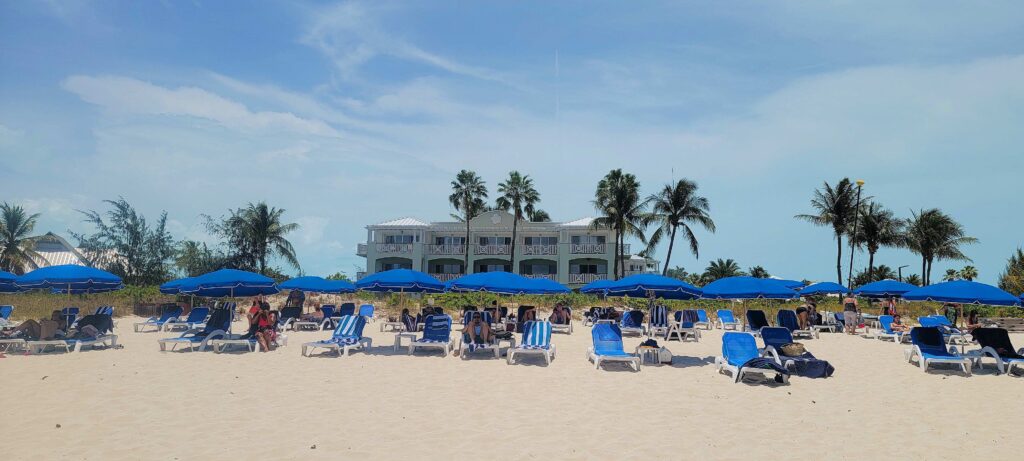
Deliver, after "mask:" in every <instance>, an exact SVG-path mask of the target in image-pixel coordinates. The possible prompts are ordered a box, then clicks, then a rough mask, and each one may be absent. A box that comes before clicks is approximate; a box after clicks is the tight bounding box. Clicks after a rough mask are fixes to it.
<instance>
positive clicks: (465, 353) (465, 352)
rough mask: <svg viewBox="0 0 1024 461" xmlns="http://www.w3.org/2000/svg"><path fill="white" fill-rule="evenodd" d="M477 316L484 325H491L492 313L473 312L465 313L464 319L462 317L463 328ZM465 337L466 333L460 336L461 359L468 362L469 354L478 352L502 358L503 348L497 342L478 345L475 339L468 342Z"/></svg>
mask: <svg viewBox="0 0 1024 461" xmlns="http://www.w3.org/2000/svg"><path fill="white" fill-rule="evenodd" d="M475 315H480V316H481V319H482V320H483V321H484V323H486V324H488V325H490V324H491V313H490V312H487V311H483V312H479V311H472V312H463V317H462V324H463V326H465V325H469V322H470V321H471V320H472V319H473V316H475ZM474 333H475V332H474ZM465 336H466V335H465V333H462V334H460V335H459V357H461V358H462V359H463V360H466V359H468V358H469V353H470V352H478V351H491V352H493V353H494V358H500V357H501V348H500V347H499V346H498V343H497V341H492V342H490V343H486V344H481V343H478V342H476V341H474V340H473V338H470V341H466V338H465Z"/></svg>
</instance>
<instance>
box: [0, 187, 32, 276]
mask: <svg viewBox="0 0 1024 461" xmlns="http://www.w3.org/2000/svg"><path fill="white" fill-rule="evenodd" d="M38 220H39V213H34V214H27V213H25V209H24V208H22V207H21V206H18V205H11V204H8V203H7V202H4V203H3V204H2V205H0V269H2V270H5V271H8V272H13V273H15V274H18V275H21V274H23V273H25V267H26V266H29V265H31V264H32V258H38V257H39V253H36V251H35V249H34V248H35V239H34V238H33V237H31V235H32V231H33V230H35V227H36V221H38Z"/></svg>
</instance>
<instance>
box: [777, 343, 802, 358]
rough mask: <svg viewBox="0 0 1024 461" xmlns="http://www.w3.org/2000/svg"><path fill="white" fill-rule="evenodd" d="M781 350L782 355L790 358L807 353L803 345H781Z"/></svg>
mask: <svg viewBox="0 0 1024 461" xmlns="http://www.w3.org/2000/svg"><path fill="white" fill-rule="evenodd" d="M781 349H782V355H786V356H790V357H799V356H801V355H804V352H807V349H805V348H804V345H803V344H801V343H788V344H783V345H782V348H781Z"/></svg>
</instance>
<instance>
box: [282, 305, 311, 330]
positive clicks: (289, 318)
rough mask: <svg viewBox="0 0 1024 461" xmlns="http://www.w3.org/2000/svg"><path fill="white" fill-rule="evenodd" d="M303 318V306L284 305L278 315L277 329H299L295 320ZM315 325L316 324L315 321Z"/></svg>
mask: <svg viewBox="0 0 1024 461" xmlns="http://www.w3.org/2000/svg"><path fill="white" fill-rule="evenodd" d="M300 318H302V308H301V307H297V306H290V307H283V308H281V312H280V313H279V314H278V316H277V331H285V330H288V329H289V328H291V329H292V331H297V329H296V328H295V322H298V321H299V319H300ZM313 326H314V327H315V326H316V324H315V323H314V324H313Z"/></svg>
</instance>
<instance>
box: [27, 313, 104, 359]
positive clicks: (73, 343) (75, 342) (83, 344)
mask: <svg viewBox="0 0 1024 461" xmlns="http://www.w3.org/2000/svg"><path fill="white" fill-rule="evenodd" d="M113 311H114V310H113V308H112V307H110V306H104V307H102V308H100V309H97V310H96V312H97V313H95V314H92V315H96V316H104V317H107V319H106V321H104V322H101V323H103V324H105V325H107V326H113V320H112V319H111V318H110V317H112V316H113ZM79 320H81V319H79ZM100 328H101V329H100V330H99V334H97V335H96V336H91V337H78V338H71V337H68V338H64V339H54V340H47V341H26V342H25V348H26V349H28V351H29V352H30V353H33V354H39V353H42V352H43V351H45V350H46V349H49V348H51V347H52V348H54V349H58V348H60V349H64V351H65V352H71V351H74V352H81V351H82V349H84V348H95V347H97V346H103V347H104V348H114V347H117V335H115V334H113V333H112V332H111V331H110V330H108V329H106V327H100ZM81 334H82V333H78V335H81ZM60 343H64V344H60Z"/></svg>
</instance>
